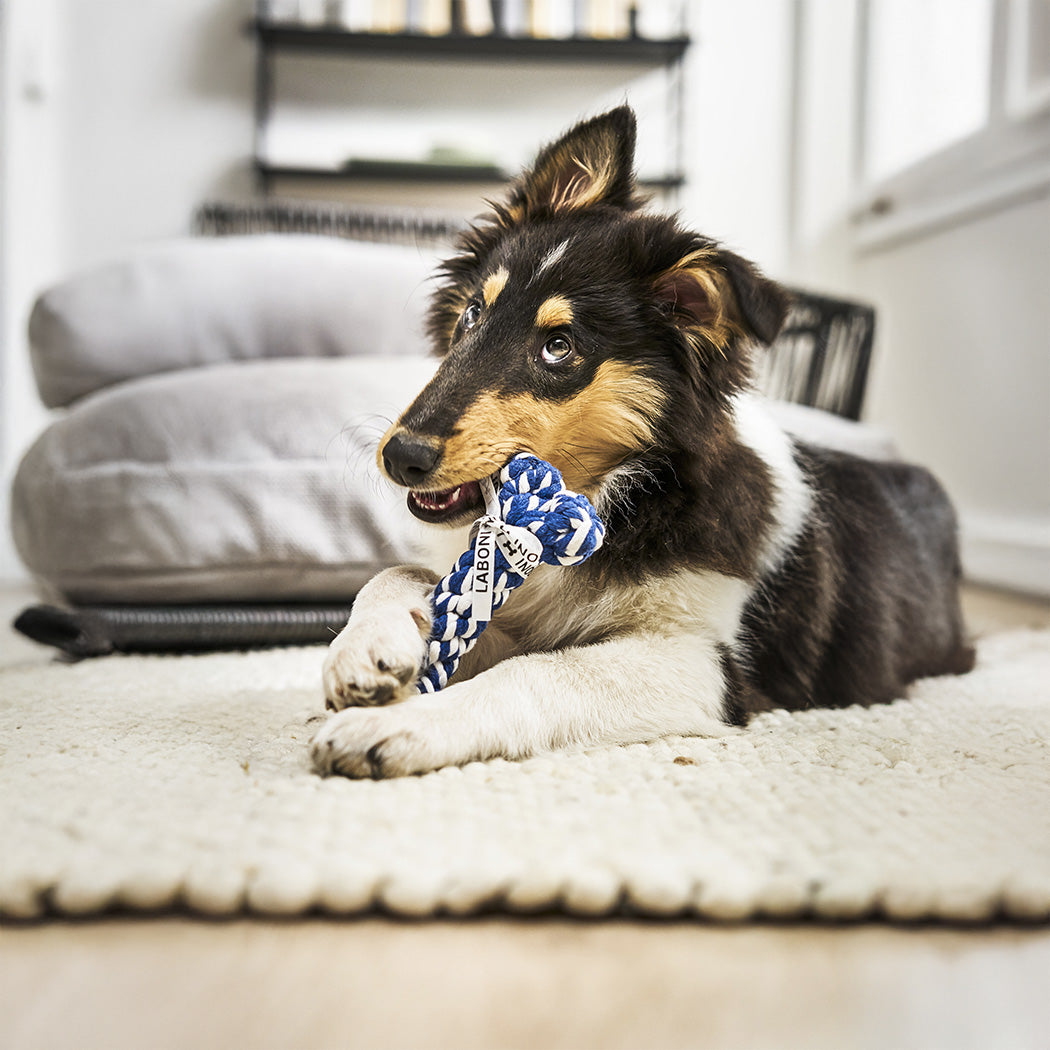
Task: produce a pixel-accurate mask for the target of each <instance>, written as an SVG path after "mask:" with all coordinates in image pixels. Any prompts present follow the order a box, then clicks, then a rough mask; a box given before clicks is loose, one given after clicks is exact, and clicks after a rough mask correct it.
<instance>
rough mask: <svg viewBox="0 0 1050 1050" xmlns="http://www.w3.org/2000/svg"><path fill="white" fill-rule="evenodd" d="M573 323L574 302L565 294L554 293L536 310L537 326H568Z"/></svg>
mask: <svg viewBox="0 0 1050 1050" xmlns="http://www.w3.org/2000/svg"><path fill="white" fill-rule="evenodd" d="M571 324H572V303H570V302H569V300H568V299H566V298H565V296H564V295H552V296H551V297H550V298H549V299H548V300H547V301H546V302H545V303H544V304H543V305H542V306H541V307H540V308H539V309H538V310H537V311H536V327H537V328H568V326H569V325H571Z"/></svg>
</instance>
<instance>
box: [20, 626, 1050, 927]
mask: <svg viewBox="0 0 1050 1050" xmlns="http://www.w3.org/2000/svg"><path fill="white" fill-rule="evenodd" d="M321 657H322V650H320V649H295V650H281V651H268V652H256V653H246V654H245V653H240V654H216V655H205V656H187V657H147V656H112V657H107V658H104V659H99V660H95V661H88V662H84V663H81V664H77V665H74V666H66V665H58V664H54V665H45V666H41V665H40V664H39V663H34V664H32V665H29V664H28V663H27V664H24V665H22V666H9V667H8V668H6V669H5V670H3V671H2V672H0V727H2V728H0V747H2V759H0V914H3V915H6V916H9V917H35V916H42V915H47V914H68V915H85V914H91V913H96V912H99V911H102V910H104V909H109V908H114V907H118V908H125V909H135V910H149V911H154V910H159V909H166V908H171V907H181V908H184V909H189V910H192V911H196V912H202V913H208V914H217V915H227V914H232V913H238V912H244V911H247V912H256V913H268V914H298V913H302V912H306V911H310V910H317V911H320V912H328V913H336V914H352V913H360V912H364V911H368V910H371V909H381V910H385V911H392V912H396V913H402V914H407V915H420V916H423V915H432V914H442V913H445V914H449V913H451V914H460V913H469V912H474V911H477V910H481V909H492V908H496V909H505V910H512V911H528V910H535V909H548V908H556V909H561V910H564V911H567V912H571V913H575V914H582V915H605V914H609V913H624V912H626V913H634V914H638V913H641V914H649V915H679V916H688V915H692V916H702V917H717V918H722V919H743V918H748V917H757V916H772V917H806V916H816V917H827V918H836V919H838V918H853V917H867V916H874V917H878V916H884V917H890V918H893V919H930V918H936V919H948V920H970V921H975V920H982V919H985V918H989V917H993V916H1000V915H1001V916H1007V917H1017V918H1024V919H1028V920H1034V921H1045V920H1047V919H1048V918H1050V743H1048V741H1050V632H1032V631H1026V632H1015V633H1011V634H1007V635H1000V636H997V637H995V638H992V639H989V640H986V641H985V642H983V643H982V644H981V645H980V648H979V663H978V667H977V669H976V670H975V671H974V672H973V673H972V674H970V675H969V676H966V677H964V678H940V679H929V680H926V681H924V682H920V683H917V684H916V685H915V686H914V687H913V689H912V691H911V694H910V697H909V698H908V699H906V700H902V701H899V702H897V703H894V704H889V705H885V706H881V707H876V708H872V709H868V710H862V709H857V708H850V709H847V710H840V711H809V712H804V713H800V714H787V713H784V712H773V713H770V714H766V715H763V716H762V717H760V718H759V719H758V720H757V721H755V722H754V723H753V724H752V726H751V727H750V728H749V729H747V730H746V731H744V732H741V733H738V734H736V735H733V736H730V737H726V738H722V739H715V740H709V739H682V738H674V739H665V740H660V741H657V742H655V743H652V744H647V745H636V746H631V747H613V748H604V749H599V750H594V751H589V752H586V753H579V754H571V755H552V756H545V757H540V758H535V759H531V760H529V761H525V762H520V763H512V762H505V761H494V762H485V763H474V764H472V765H470V766H467V767H465V768H463V769H446V770H442V771H439V772H437V773H432V774H430V775H427V776H422V777H410V778H407V779H402V780H394V781H387V782H375V783H373V782H371V781H367V782H353V781H349V780H343V779H340V778H331V779H321V778H319V777H317V776H315V775H314V774H313V773H311V771H310V769H309V766H308V761H307V743H308V740H309V738H310V737H311V735H312V733H313V732H314V730H315V729H316V726H317V724H319V723H318V719H319V718H320V717H322V703H321V694H320V687H319V683H318V679H319V672H320V664H321Z"/></svg>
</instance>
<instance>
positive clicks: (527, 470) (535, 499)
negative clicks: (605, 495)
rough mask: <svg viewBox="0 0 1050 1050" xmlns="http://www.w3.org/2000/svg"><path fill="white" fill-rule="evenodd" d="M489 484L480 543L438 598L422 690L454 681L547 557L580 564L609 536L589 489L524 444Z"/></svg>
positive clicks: (485, 483) (477, 536) (476, 532)
mask: <svg viewBox="0 0 1050 1050" xmlns="http://www.w3.org/2000/svg"><path fill="white" fill-rule="evenodd" d="M497 482H498V484H499V489H498V490H497V488H496V484H497ZM481 488H482V492H483V493H484V495H485V502H486V507H487V511H488V513H486V514H484V515H482V517H480V518H478V520H477V521H476V522H475V523H474V529H473V532H472V536H473V541H474V542H473V546H471V547H470V548H469V549H468V550H466V551H464V553H463V554H461V555H460V557H459V560H458V561H457V562H456V564H455V565H454V566H453V568H452V571H451V572H450V573H449V574H448V575H447V576H445V577H444V579H442V580H441V581H440V582H439V583H438V584H437V586H436V587H435V588H434V593H433V595H432V596H431V599H430V603H431V607H432V610H433V613H434V624H433V629H432V631H431V635H430V644H429V647H428V649H427V666H426V667H425V668H424V670H423V672H422V674H421V675H420V678H419V681H418V682H417V683H416V688H417V689H418V690H419V692H421V693H435V692H437V691H438V690H439V689H443V688H444V687H445V686H446V685H447V684H448V680H449V679H450V678H451V677H452V676H453V675H454V674H455V673H456V668H457V667H459V661H460V660H461V659H462V658H463V656H464V654H465V653H468V652H469V651H470V650H471V649H473V648H474V644H475V642H477V640H478V638H479V637H480V635H481V632H482V631H484V630H485V628H486V627H487V626H488V624H489V621H490V620H491V619H492V617H493V615H494V614H495V612H496V610H497V609H499V607H500V606H501V605H502V604H503V603H504V602H505V601H506V600H507V598H508V597H510V594H511V592H512V591H513V590H514V589H515V588H516V587H520V586H521V585H522V584H523V583H524V582H525V580H526V579H527V578H528V576H529V573H531V572H532V570H533V569H534V568H535V567H536V566H537V565H538V564H539V563H540V562H544V563H546V564H547V565H578V564H579V563H580V562H581V561H584V560H586V559H587V558H589V557H590V556H591V555H592V554H593V553H594V552H595V551H596V550H597V549H598V548H599V547H600V546H601V545H602V540H603V539H604V538H605V526H604V525H602V523H601V521H600V519H599V518H598V514H597V512H596V511H595V509H594V507H592V506H591V504H590V501H589V500H588V499H587V497H586V496H581V495H580V494H579V493H577V492H572V491H570V490H569V489H567V488H566V487H565V485H564V483H563V481H562V478H561V474H560V473H559V472H558V470H557V469H556V468H554V467H552V466H551V465H550V464H549V463H547V462H545V461H544V460H542V459H539V458H538V457H536V456H530V455H528V454H527V453H524V452H519V453H518V454H517V455H516V456H515V457H514V458H513V459H512V460H511V461H510V462H509V463H507V464H506V466H504V467H503V469H502V470H500V471H498V472H497V473H496V474H495V475H493V477H492V478H484V479H483V480H482V482H481Z"/></svg>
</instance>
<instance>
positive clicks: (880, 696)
mask: <svg viewBox="0 0 1050 1050" xmlns="http://www.w3.org/2000/svg"><path fill="white" fill-rule="evenodd" d="M795 454H796V457H797V459H798V461H799V463H800V465H801V466H802V469H803V472H804V473H805V475H806V476H807V478H808V479H810V482H811V486H812V491H813V492H814V494H815V503H814V506H813V509H812V512H811V514H810V516H809V519H808V521H807V523H806V526H805V528H804V530H803V532H802V534H801V535H800V537H799V539H798V541H797V543H796V545H795V546H794V547H793V548H792V550H791V551H790V552H789V553H788V555H787V557H786V558H785V560H784V562H783V564H782V565H781V566H780V567H779V568H778V569H777V570H776V571H775V572H773V573H771V574H770V575H769V576H767V577H766V578H765V579H764V580H762V582H761V584H760V585H759V587H758V588H757V589H756V591H755V593H754V596H753V597H752V599H751V601H750V602H749V603H748V605H747V608H746V610H745V613H744V617H743V620H742V625H741V640H742V642H743V644H744V646H745V648H746V650H747V652H748V656H749V665H750V674H751V676H752V677H753V680H754V683H755V685H756V686H757V687H758V688H759V690H760V691H761V692H762V693H763V694H764V695H765V696H767V697H768V698H769V699H770V700H771V701H772V703H773V705H774V706H777V707H788V708H800V707H810V706H832V707H841V706H846V705H849V704H873V703H880V702H883V701H887V700H891V699H893V698H895V697H899V696H901V695H903V690H904V687H905V686H906V685H907V684H908V683H909V682H911V681H913V680H914V679H916V678H919V677H923V676H926V675H934V674H945V673H953V674H962V673H965V672H966V671H969V670H970V669H971V668H972V666H973V659H974V656H973V650H972V649H971V648H970V647H968V646H967V644H966V642H965V635H964V630H963V623H962V614H961V610H960V606H959V596H958V592H959V580H960V575H961V570H960V564H959V554H958V547H957V542H956V522H955V513H954V510H953V509H952V505H951V503H950V502H949V500H948V497H947V495H946V494H945V492H944V490H943V488H942V487H941V486H940V484H939V483H938V482H937V480H936V479H935V478H934V477H933V475H931V474H930V473H929V472H928V471H927V470H924V469H923V468H921V467H916V466H911V465H909V464H905V463H894V462H881V461H871V460H866V459H862V458H860V457H857V456H852V455H848V454H846V453H843V452H836V451H831V450H829V449H823V448H816V447H813V446H806V445H798V446H796V453H795Z"/></svg>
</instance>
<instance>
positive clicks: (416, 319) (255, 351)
mask: <svg viewBox="0 0 1050 1050" xmlns="http://www.w3.org/2000/svg"><path fill="white" fill-rule="evenodd" d="M436 262H437V258H436V256H435V255H434V254H433V253H430V252H425V251H421V250H417V249H415V248H411V247H405V246H402V245H389V244H364V243H355V242H353V241H345V240H338V239H333V238H325V237H310V236H286V235H274V236H264V237H230V238H220V239H214V240H210V239H204V238H201V239H195V240H184V241H165V242H161V243H158V244H156V245H153V246H150V247H148V248H144V249H142V250H141V251H139V252H137V253H135V254H134V255H131V256H128V257H127V258H124V259H121V260H120V261H117V262H113V263H110V264H107V265H103V266H99V267H96V268H94V269H91V270H87V271H85V272H83V273H79V274H76V275H75V276H73V277H71V278H69V279H68V280H66V281H63V282H62V283H61V284H58V285H56V286H55V287H53V288H51V289H50V290H48V291H46V292H45V293H44V294H43V295H41V296H40V298H39V299H38V300H37V303H36V305H35V307H34V309H33V312H32V315H31V317H30V322H29V335H30V350H31V355H32V362H33V369H34V372H35V374H36V381H37V386H38V388H39V390H40V396H41V398H42V399H43V401H44V403H45V404H46V405H48V406H49V407H56V406H61V405H68V404H71V403H72V402H73V401H75V400H76V399H77V398H80V397H84V396H85V395H86V394H90V393H92V392H93V391H96V390H101V389H103V388H104V387H106V386H109V385H111V384H113V383H116V382H120V381H122V380H125V379H132V378H135V377H137V376H145V375H150V374H151V373H156V372H166V371H170V370H172V369H178V368H189V367H194V366H197V365H204V364H217V363H223V362H228V361H239V360H251V359H257V358H287V357H340V356H346V355H350V354H371V355H374V354H383V355H401V354H420V353H423V352H425V350H426V346H425V345H424V344H423V335H422V315H423V311H424V308H425V305H426V300H427V295H428V293H429V289H430V285H429V278H430V277H431V276H432V274H433V273H434V269H435V265H436Z"/></svg>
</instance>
